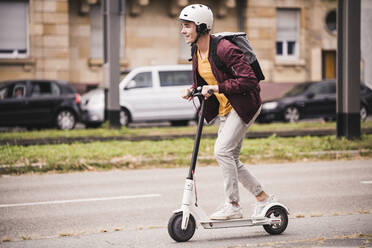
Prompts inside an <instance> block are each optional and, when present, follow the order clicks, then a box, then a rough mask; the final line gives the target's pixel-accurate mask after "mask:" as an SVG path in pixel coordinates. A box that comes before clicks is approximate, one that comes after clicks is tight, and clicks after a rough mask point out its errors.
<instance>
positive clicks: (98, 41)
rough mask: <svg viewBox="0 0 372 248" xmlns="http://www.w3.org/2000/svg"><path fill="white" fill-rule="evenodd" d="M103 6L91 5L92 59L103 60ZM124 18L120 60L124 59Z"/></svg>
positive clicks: (121, 25) (121, 32) (121, 31)
mask: <svg viewBox="0 0 372 248" xmlns="http://www.w3.org/2000/svg"><path fill="white" fill-rule="evenodd" d="M102 22H103V21H102V14H101V5H98V4H95V5H90V57H91V58H93V59H102V58H103V24H102ZM123 25H124V16H123V15H122V16H121V23H120V58H123V57H124V38H123V37H124V28H123Z"/></svg>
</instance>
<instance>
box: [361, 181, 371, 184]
mask: <svg viewBox="0 0 372 248" xmlns="http://www.w3.org/2000/svg"><path fill="white" fill-rule="evenodd" d="M360 183H363V184H372V181H360Z"/></svg>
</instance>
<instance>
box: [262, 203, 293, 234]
mask: <svg viewBox="0 0 372 248" xmlns="http://www.w3.org/2000/svg"><path fill="white" fill-rule="evenodd" d="M265 216H266V217H267V218H274V217H275V218H280V220H281V221H280V223H278V224H272V225H264V226H263V228H264V229H265V231H266V232H268V233H269V234H274V235H275V234H281V233H282V232H284V231H285V229H286V228H287V225H288V215H287V211H286V210H285V209H284V208H283V207H281V206H273V207H271V208H270V209H269V210H268V211H267V212H266V215H265Z"/></svg>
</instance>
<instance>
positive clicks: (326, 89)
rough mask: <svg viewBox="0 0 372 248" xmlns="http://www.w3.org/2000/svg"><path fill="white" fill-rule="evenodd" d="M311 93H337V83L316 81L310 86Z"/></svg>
mask: <svg viewBox="0 0 372 248" xmlns="http://www.w3.org/2000/svg"><path fill="white" fill-rule="evenodd" d="M309 92H310V93H314V94H315V95H326V94H335V93H336V84H335V83H315V84H313V85H311V87H310V88H309Z"/></svg>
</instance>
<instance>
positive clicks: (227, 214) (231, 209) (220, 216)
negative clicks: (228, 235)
mask: <svg viewBox="0 0 372 248" xmlns="http://www.w3.org/2000/svg"><path fill="white" fill-rule="evenodd" d="M241 218H243V212H242V208H241V207H236V206H234V205H232V204H231V203H225V205H224V206H223V208H221V209H220V210H217V211H216V212H215V213H213V214H212V215H211V217H210V219H211V220H231V219H241Z"/></svg>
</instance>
